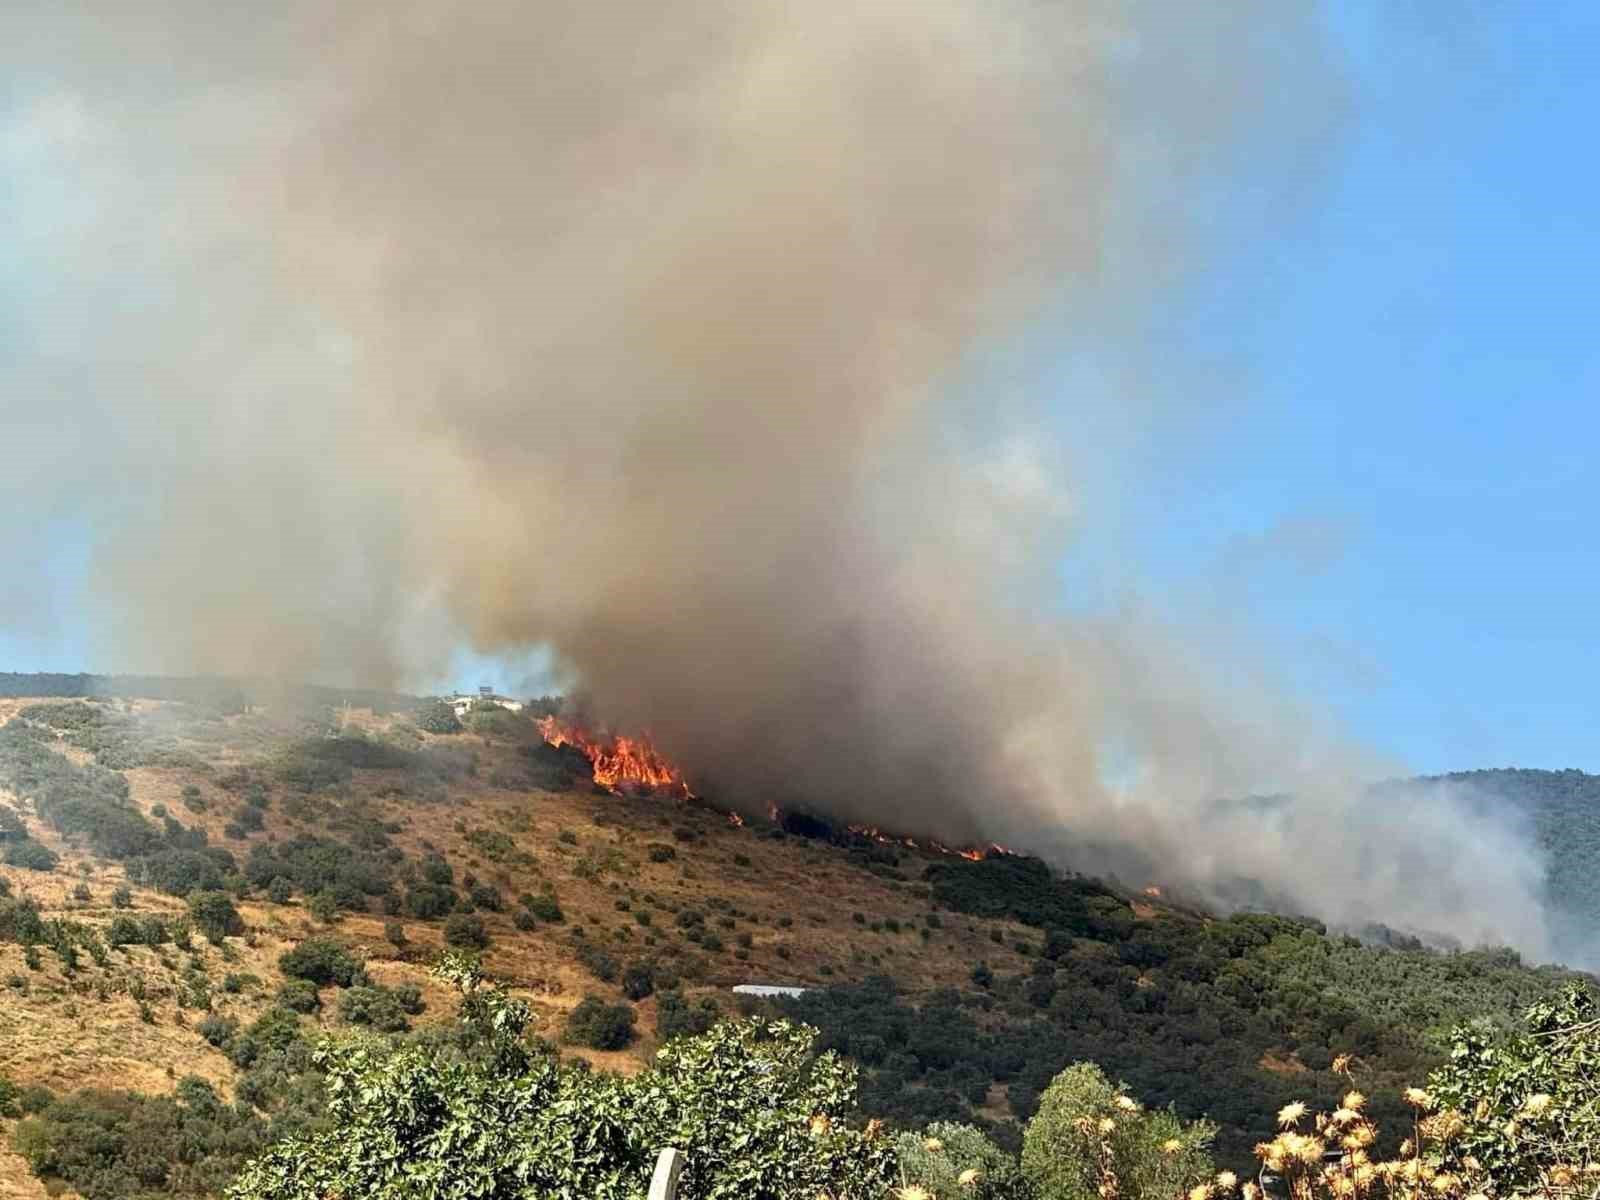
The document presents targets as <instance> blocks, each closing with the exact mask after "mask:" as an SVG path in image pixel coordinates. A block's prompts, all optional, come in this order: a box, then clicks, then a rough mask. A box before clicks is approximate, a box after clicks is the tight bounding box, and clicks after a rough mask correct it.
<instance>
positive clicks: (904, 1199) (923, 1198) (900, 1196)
mask: <svg viewBox="0 0 1600 1200" xmlns="http://www.w3.org/2000/svg"><path fill="white" fill-rule="evenodd" d="M895 1196H896V1197H897V1200H933V1196H932V1194H931V1193H929V1191H928V1189H927V1188H925V1187H923V1186H922V1185H921V1184H917V1183H908V1184H907V1185H906V1186H905V1187H903V1188H900V1189H899V1190H897V1191H896V1192H895Z"/></svg>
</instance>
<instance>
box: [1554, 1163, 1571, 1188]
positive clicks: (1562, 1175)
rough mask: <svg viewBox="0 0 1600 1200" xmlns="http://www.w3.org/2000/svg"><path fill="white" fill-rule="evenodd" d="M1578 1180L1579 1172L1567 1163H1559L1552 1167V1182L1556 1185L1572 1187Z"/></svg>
mask: <svg viewBox="0 0 1600 1200" xmlns="http://www.w3.org/2000/svg"><path fill="white" fill-rule="evenodd" d="M1577 1181H1578V1172H1577V1171H1576V1169H1574V1168H1573V1167H1570V1166H1568V1165H1567V1164H1565V1163H1557V1164H1556V1165H1555V1166H1553V1167H1551V1168H1550V1182H1551V1183H1553V1184H1555V1185H1556V1187H1571V1186H1572V1185H1573V1184H1574V1183H1576V1182H1577Z"/></svg>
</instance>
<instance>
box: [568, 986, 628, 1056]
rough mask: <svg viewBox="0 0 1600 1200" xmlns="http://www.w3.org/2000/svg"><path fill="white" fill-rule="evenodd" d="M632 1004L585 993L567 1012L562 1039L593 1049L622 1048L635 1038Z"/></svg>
mask: <svg viewBox="0 0 1600 1200" xmlns="http://www.w3.org/2000/svg"><path fill="white" fill-rule="evenodd" d="M633 1023H634V1013H633V1006H632V1005H629V1004H607V1003H606V1002H605V1001H604V1000H602V999H601V998H600V997H599V996H585V997H584V998H583V999H582V1000H581V1001H579V1002H578V1006H577V1007H576V1008H574V1009H573V1010H572V1012H571V1013H570V1014H568V1016H567V1022H566V1025H565V1026H564V1027H563V1029H562V1032H561V1040H562V1041H564V1042H567V1043H569V1044H571V1045H576V1046H587V1047H589V1048H590V1049H591V1050H621V1049H623V1048H624V1047H625V1046H627V1045H628V1043H629V1042H631V1041H633Z"/></svg>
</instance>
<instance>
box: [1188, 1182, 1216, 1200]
mask: <svg viewBox="0 0 1600 1200" xmlns="http://www.w3.org/2000/svg"><path fill="white" fill-rule="evenodd" d="M1189 1200H1211V1185H1210V1184H1209V1183H1197V1184H1195V1185H1194V1187H1192V1188H1190V1189H1189Z"/></svg>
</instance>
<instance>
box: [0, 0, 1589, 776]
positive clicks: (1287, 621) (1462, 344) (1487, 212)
mask: <svg viewBox="0 0 1600 1200" xmlns="http://www.w3.org/2000/svg"><path fill="white" fill-rule="evenodd" d="M1425 10H1426V12H1425ZM1327 12H1328V24H1329V29H1330V36H1331V40H1332V44H1333V46H1334V48H1335V53H1336V57H1337V59H1338V61H1339V66H1340V70H1341V72H1342V73H1343V75H1344V77H1345V78H1346V81H1347V87H1348V95H1347V97H1346V100H1347V104H1348V111H1347V112H1345V113H1344V114H1343V115H1342V116H1341V119H1340V120H1339V121H1338V129H1337V132H1336V133H1335V135H1334V136H1333V138H1332V139H1331V144H1330V146H1329V147H1328V148H1327V149H1326V150H1325V151H1324V152H1321V153H1319V155H1318V163H1317V166H1316V168H1315V170H1314V178H1313V179H1312V180H1310V181H1309V182H1308V183H1307V184H1306V186H1305V188H1304V194H1303V195H1301V196H1298V197H1297V198H1296V199H1295V201H1294V203H1293V212H1292V213H1291V214H1289V215H1286V216H1281V217H1280V215H1278V214H1274V219H1272V220H1271V221H1268V222H1265V223H1263V222H1262V220H1261V218H1262V215H1263V213H1262V210H1261V208H1260V206H1259V201H1260V197H1259V196H1258V195H1256V194H1255V193H1253V192H1252V191H1250V188H1251V186H1252V181H1251V179H1250V177H1249V174H1248V172H1245V173H1241V174H1240V175H1239V177H1238V178H1237V179H1236V180H1234V183H1233V186H1235V187H1237V188H1238V189H1240V190H1239V192H1238V194H1236V195H1233V196H1229V195H1227V194H1226V191H1224V194H1222V195H1221V196H1220V197H1218V198H1217V199H1218V200H1220V201H1221V202H1220V203H1218V204H1216V205H1215V206H1214V207H1215V213H1216V214H1218V215H1213V217H1212V218H1211V219H1213V220H1215V221H1216V222H1218V223H1219V224H1220V225H1221V226H1222V228H1220V229H1219V230H1218V231H1217V233H1218V238H1217V242H1218V245H1219V247H1220V249H1218V250H1217V252H1216V255H1215V258H1214V259H1212V260H1211V261H1210V262H1209V264H1208V266H1207V267H1206V269H1205V270H1204V271H1203V272H1201V273H1200V274H1199V275H1198V276H1197V277H1196V278H1195V279H1194V281H1193V283H1192V286H1191V287H1190V288H1189V289H1187V290H1186V291H1185V292H1184V293H1183V294H1182V295H1181V296H1177V297H1174V299H1173V305H1172V311H1171V312H1170V314H1167V316H1168V320H1167V321H1166V322H1165V323H1164V324H1163V325H1162V329H1163V334H1164V336H1167V337H1170V338H1175V339H1180V340H1182V341H1183V342H1184V343H1185V345H1186V349H1187V350H1188V351H1189V353H1186V354H1185V355H1184V356H1182V359H1181V361H1184V362H1193V361H1196V359H1197V357H1206V356H1210V357H1212V358H1214V359H1215V361H1216V362H1217V363H1218V369H1219V372H1221V373H1223V375H1224V376H1225V380H1226V382H1225V383H1223V384H1217V383H1215V382H1214V381H1213V382H1212V383H1211V384H1209V385H1206V386H1201V385H1199V384H1195V386H1194V388H1193V397H1194V398H1193V399H1192V400H1190V401H1188V404H1189V406H1190V411H1189V413H1188V418H1189V419H1188V420H1186V421H1184V422H1181V423H1179V425H1178V426H1177V427H1176V428H1172V427H1168V428H1165V429H1153V430H1151V431H1148V436H1146V437H1144V438H1143V439H1142V440H1140V441H1139V443H1138V446H1137V449H1134V450H1129V451H1128V455H1129V461H1126V462H1123V463H1122V464H1121V466H1122V467H1124V468H1126V469H1125V470H1119V471H1116V472H1108V473H1107V474H1106V476H1105V477H1099V476H1097V475H1095V473H1094V472H1092V471H1091V472H1089V473H1088V474H1087V475H1086V477H1085V478H1084V480H1083V481H1082V484H1081V486H1082V488H1083V493H1084V504H1085V507H1086V509H1087V510H1088V512H1089V514H1090V516H1091V517H1093V516H1095V515H1097V514H1096V507H1097V506H1099V509H1100V512H1099V513H1098V515H1099V516H1100V517H1101V518H1102V519H1100V520H1098V521H1096V520H1089V521H1086V524H1085V532H1084V535H1083V538H1082V540H1081V542H1080V543H1079V545H1078V546H1077V547H1076V549H1075V550H1074V552H1073V556H1072V558H1071V560H1070V561H1069V562H1068V563H1067V565H1066V570H1065V579H1066V589H1067V590H1068V592H1069V593H1071V597H1070V599H1071V601H1072V602H1074V603H1080V604H1083V605H1085V606H1088V607H1094V606H1096V605H1100V604H1110V603H1115V602H1117V599H1118V596H1119V595H1120V594H1121V592H1122V589H1123V588H1124V587H1129V588H1136V589H1137V591H1138V592H1139V594H1140V595H1141V596H1143V597H1145V598H1146V599H1147V600H1148V601H1149V602H1150V603H1153V604H1155V605H1156V606H1158V607H1160V606H1161V605H1163V604H1165V605H1168V606H1170V607H1171V608H1172V610H1173V612H1174V615H1177V616H1180V617H1184V616H1191V615H1193V614H1192V613H1189V612H1183V611H1180V610H1184V609H1192V608H1194V607H1196V606H1199V607H1201V608H1203V609H1205V610H1207V613H1208V614H1209V619H1212V620H1216V621H1223V622H1227V623H1230V625H1231V626H1232V628H1233V629H1234V630H1235V635H1236V636H1237V631H1238V630H1241V629H1242V630H1244V631H1246V633H1245V634H1244V636H1245V637H1246V638H1248V639H1249V640H1250V641H1253V642H1256V643H1258V644H1259V645H1260V647H1261V650H1262V652H1263V654H1264V656H1265V657H1267V658H1269V659H1270V660H1271V661H1273V662H1274V663H1275V664H1277V666H1278V668H1279V669H1280V670H1281V671H1282V673H1283V674H1284V675H1285V677H1286V679H1287V682H1288V686H1289V688H1290V690H1291V691H1293V692H1295V693H1297V694H1300V695H1304V696H1310V697H1314V698H1316V699H1317V700H1319V701H1326V703H1327V704H1328V705H1330V706H1331V707H1332V708H1333V710H1334V711H1335V712H1336V713H1337V714H1338V716H1339V717H1340V719H1341V720H1342V721H1343V722H1344V723H1345V724H1346V725H1347V726H1348V727H1349V728H1350V729H1351V730H1352V731H1353V732H1355V733H1356V734H1357V735H1358V736H1360V737H1361V738H1363V739H1365V740H1367V741H1369V742H1371V743H1372V744H1374V745H1376V746H1377V747H1379V748H1380V749H1382V750H1384V751H1387V752H1390V753H1392V754H1394V755H1395V756H1397V758H1399V759H1400V760H1401V761H1402V762H1404V763H1405V764H1406V765H1407V766H1409V767H1410V768H1412V769H1415V770H1421V771H1440V770H1451V769H1467V768H1472V767H1479V766H1498V765H1523V766H1541V767H1564V766H1577V767H1582V768H1585V769H1588V770H1600V740H1597V738H1596V734H1595V729H1596V716H1597V715H1600V702H1597V700H1596V695H1597V689H1596V682H1595V680H1596V676H1597V674H1600V670H1597V669H1600V650H1597V648H1600V631H1597V627H1596V621H1595V617H1594V611H1595V601H1594V597H1595V594H1596V593H1597V591H1600V534H1597V533H1596V530H1597V528H1600V488H1597V486H1596V485H1597V482H1600V480H1597V476H1596V471H1595V468H1594V466H1593V461H1594V454H1595V451H1596V448H1597V446H1600V406H1597V399H1600V350H1597V349H1596V347H1597V345H1600V337H1597V332H1600V331H1597V329H1596V316H1597V305H1596V302H1595V297H1594V294H1593V293H1594V287H1595V280H1596V279H1597V277H1600V202H1597V200H1600V197H1597V192H1600V160H1597V157H1596V154H1595V152H1594V149H1593V146H1594V142H1595V134H1594V130H1595V124H1596V119H1597V117H1600V72H1597V70H1596V61H1597V57H1600V56H1597V50H1600V7H1597V6H1594V5H1592V4H1583V3H1556V2H1548V3H1540V4H1523V5H1517V4H1509V5H1506V4H1502V5H1487V4H1476V3H1463V4H1460V5H1454V4H1452V5H1437V6H1434V5H1422V4H1405V3H1402V4H1394V3H1380V2H1378V0H1371V2H1366V3H1350V4H1341V5H1335V6H1330V7H1329V8H1328V10H1327ZM1439 13H1448V14H1449V24H1448V25H1442V24H1440V23H1439V22H1438V21H1437V20H1435V19H1433V17H1434V16H1435V15H1437V14H1439ZM1229 213H1232V214H1234V218H1233V224H1232V225H1231V226H1230V225H1229V217H1228V216H1227V214H1229ZM0 267H3V262H0ZM4 278H5V277H4V274H3V273H0V283H3V282H4ZM24 282H25V281H24ZM15 283H16V281H15V280H13V284H15ZM9 290H11V291H12V293H13V299H15V296H16V295H17V294H18V293H19V291H21V290H23V289H20V288H18V287H15V286H13V287H11V288H10V289H9ZM0 333H3V328H0ZM0 350H3V344H0ZM1195 351H1200V352H1203V353H1202V354H1201V355H1199V356H1197V355H1196V354H1195V353H1194V352H1195ZM1046 374H1047V376H1049V377H1051V378H1053V379H1054V381H1055V385H1056V386H1057V387H1058V388H1059V389H1060V400H1061V410H1062V412H1063V413H1070V390H1071V387H1072V382H1071V381H1072V379H1073V367H1072V365H1071V364H1070V363H1065V362H1055V363H1053V364H1052V366H1051V368H1050V369H1049V370H1048V371H1047V372H1046ZM1192 383H1194V381H1189V380H1181V379H1179V380H1171V381H1167V386H1169V387H1170V388H1172V389H1173V390H1174V391H1175V392H1179V393H1181V392H1183V391H1185V390H1186V389H1187V388H1188V387H1189V386H1190V385H1191V384H1192ZM1224 394H1225V395H1226V400H1224V399H1221V398H1219V397H1222V396H1223V395H1224ZM1179 403H1180V404H1181V403H1184V402H1183V401H1182V400H1180V401H1179ZM1134 460H1136V461H1134ZM1113 476H1114V478H1113ZM1130 478H1131V479H1134V480H1137V481H1138V484H1137V486H1129V480H1130ZM1112 508H1114V509H1115V510H1116V511H1115V517H1114V519H1104V518H1106V516H1107V513H1106V510H1109V509H1112ZM50 540H51V541H52V542H53V544H54V545H55V546H56V548H57V552H56V553H55V554H54V556H52V557H45V558H40V559H39V560H38V561H34V562H25V563H20V564H17V563H14V564H10V565H9V567H8V571H7V574H8V576H9V580H8V589H9V590H12V591H16V590H18V589H19V588H25V589H26V590H27V591H28V592H30V593H31V594H32V597H31V600H30V604H29V607H31V608H33V609H38V608H40V607H48V608H53V609H55V610H57V611H59V612H61V613H70V612H71V611H72V608H73V606H72V603H71V595H72V592H73V590H74V588H75V586H76V583H77V580H78V579H79V577H80V574H81V571H82V567H83V563H82V561H81V557H82V556H81V554H78V553H76V552H74V551H73V549H72V546H73V539H72V537H71V535H70V532H69V533H68V534H67V535H66V536H65V537H62V538H55V539H50ZM63 546H64V547H65V549H62V547H63ZM6 611H11V610H8V609H6V608H4V607H0V613H4V612H6ZM3 620H4V618H3V617H0V668H5V667H9V668H15V669H23V670H32V669H46V670H77V669H87V668H91V667H93V665H94V664H93V663H90V662H87V661H85V655H86V649H85V647H86V646H87V644H88V639H87V637H86V635H85V631H84V630H83V629H82V628H80V627H78V626H77V625H75V624H74V621H73V619H72V618H70V617H68V618H65V619H63V620H61V621H59V622H57V623H56V626H55V628H54V629H52V630H51V631H50V632H47V633H42V632H39V631H38V629H37V628H34V629H31V630H30V631H29V632H27V633H23V632H20V631H19V630H18V629H15V628H13V629H11V630H10V631H8V630H7V629H6V628H5V627H4V624H3ZM461 668H462V673H463V678H461V679H459V680H454V681H441V682H455V683H459V684H462V685H471V684H474V683H476V682H478V681H479V679H480V678H483V679H485V680H487V679H489V678H490V676H491V674H492V673H493V670H494V667H493V664H491V663H486V662H484V661H483V660H480V659H476V658H473V657H470V656H463V657H462V659H461ZM496 682H501V683H502V684H503V685H506V686H511V685H513V684H514V683H515V682H519V681H513V680H509V679H507V680H496Z"/></svg>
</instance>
